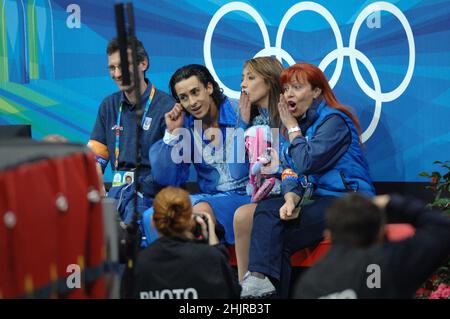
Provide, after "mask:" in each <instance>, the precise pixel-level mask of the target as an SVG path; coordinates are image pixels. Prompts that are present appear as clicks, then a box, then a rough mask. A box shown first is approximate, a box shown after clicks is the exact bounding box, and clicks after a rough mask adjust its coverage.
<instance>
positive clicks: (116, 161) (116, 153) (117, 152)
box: [114, 84, 155, 169]
mask: <svg viewBox="0 0 450 319" xmlns="http://www.w3.org/2000/svg"><path fill="white" fill-rule="evenodd" d="M154 95H155V86H154V85H153V84H152V90H151V92H150V96H149V98H148V101H147V103H145V110H144V114H143V115H142V120H141V126H143V125H144V122H145V117H146V116H147V112H148V110H149V108H150V104H152V101H153V96H154ZM122 107H123V103H120V106H119V114H118V115H117V123H116V149H115V160H114V168H115V169H117V166H118V165H119V154H120V149H119V141H120V128H121V127H120V119H121V117H122Z"/></svg>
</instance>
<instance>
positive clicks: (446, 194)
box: [419, 161, 450, 216]
mask: <svg viewBox="0 0 450 319" xmlns="http://www.w3.org/2000/svg"><path fill="white" fill-rule="evenodd" d="M433 164H439V165H440V166H441V167H442V170H443V171H444V173H441V172H438V171H433V172H431V174H430V173H428V172H422V173H420V174H419V175H420V176H423V177H428V178H430V185H428V186H426V188H428V189H431V191H432V192H433V194H434V200H433V202H432V203H430V204H429V206H432V207H436V208H439V209H441V210H442V212H443V213H444V214H446V215H448V216H450V161H445V162H441V161H435V162H433Z"/></svg>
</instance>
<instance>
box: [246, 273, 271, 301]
mask: <svg viewBox="0 0 450 319" xmlns="http://www.w3.org/2000/svg"><path fill="white" fill-rule="evenodd" d="M275 292H276V291H275V287H274V285H273V284H272V283H271V282H270V280H269V278H267V277H265V278H264V279H261V278H258V277H255V276H252V275H251V274H250V272H248V271H247V273H246V274H245V276H244V279H243V280H242V291H241V298H243V299H245V298H264V297H268V296H270V295H273V294H274V293H275Z"/></svg>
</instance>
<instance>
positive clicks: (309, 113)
mask: <svg viewBox="0 0 450 319" xmlns="http://www.w3.org/2000/svg"><path fill="white" fill-rule="evenodd" d="M325 105H326V103H325V99H323V98H322V99H320V100H317V101H316V102H313V104H312V105H311V106H310V107H309V108H308V109H307V110H306V112H305V115H304V116H302V118H301V119H300V120H299V125H300V128H301V130H302V132H303V134H305V132H306V130H307V129H308V128H309V127H310V126H311V125H312V124H313V123H314V122H315V121H316V120H317V119H318V117H319V112H320V111H321V110H322V109H323V108H324V106H325Z"/></svg>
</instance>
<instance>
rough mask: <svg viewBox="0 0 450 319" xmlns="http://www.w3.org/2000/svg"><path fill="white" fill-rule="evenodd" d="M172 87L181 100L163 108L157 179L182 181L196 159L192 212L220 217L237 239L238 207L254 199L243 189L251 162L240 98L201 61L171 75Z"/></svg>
mask: <svg viewBox="0 0 450 319" xmlns="http://www.w3.org/2000/svg"><path fill="white" fill-rule="evenodd" d="M170 90H171V93H172V95H173V97H175V98H176V99H177V101H178V103H177V104H176V105H175V107H174V108H173V109H172V110H171V111H170V112H168V113H166V114H165V122H166V126H167V130H166V133H165V136H164V138H163V139H161V140H159V141H158V142H156V143H155V144H154V145H153V146H152V148H151V149H150V153H149V154H150V155H149V156H150V163H151V166H152V176H153V179H154V181H155V182H157V183H158V184H160V185H164V186H181V185H183V184H184V183H186V182H187V180H188V178H189V173H190V167H192V166H191V165H193V167H194V169H195V171H196V173H197V183H198V186H199V188H200V192H201V193H199V194H194V195H192V196H191V200H192V204H193V205H194V212H198V211H202V212H206V213H207V214H209V215H210V217H211V218H212V220H213V221H214V223H215V224H216V220H217V224H219V225H220V226H222V227H223V229H224V230H225V240H226V242H228V243H234V234H233V215H234V212H235V210H236V209H237V208H238V207H240V206H242V205H244V204H247V203H249V202H250V196H248V195H247V194H246V190H245V187H246V185H247V181H248V169H249V165H248V161H246V159H245V147H244V139H243V134H244V130H243V128H245V127H246V126H247V124H246V123H245V122H244V121H242V119H241V117H240V112H239V106H238V103H237V101H235V100H231V99H228V98H227V97H226V96H225V95H224V94H223V93H222V90H221V89H220V88H219V85H218V84H217V82H216V81H215V80H214V78H213V77H212V75H211V73H210V72H209V71H208V69H207V68H206V67H204V66H202V65H198V64H190V65H186V66H184V67H182V68H180V69H178V70H177V71H176V72H175V73H174V74H173V75H172V77H171V79H170ZM237 128H242V129H240V130H239V129H237ZM239 132H240V133H241V138H239ZM151 214H152V209H149V210H148V211H146V212H145V213H144V227H143V228H144V231H145V236H146V239H147V240H146V241H147V243H149V242H151V241H152V240H153V239H154V237H155V236H154V234H152V233H151V229H150V231H149V227H146V226H145V220H148V218H147V217H146V216H149V215H151Z"/></svg>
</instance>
